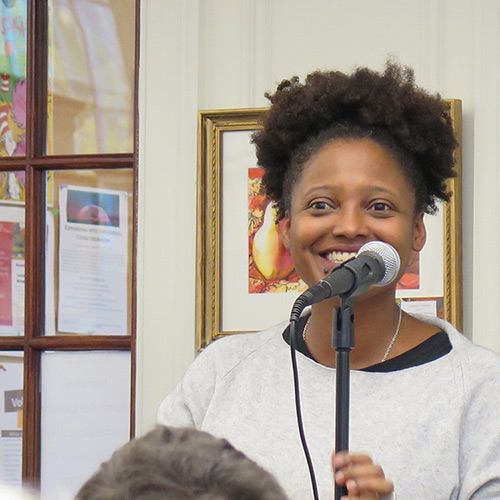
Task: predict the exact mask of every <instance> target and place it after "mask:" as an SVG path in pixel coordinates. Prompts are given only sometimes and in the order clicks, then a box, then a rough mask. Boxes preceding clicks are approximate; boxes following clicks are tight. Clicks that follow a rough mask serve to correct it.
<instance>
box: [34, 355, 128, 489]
mask: <svg viewBox="0 0 500 500" xmlns="http://www.w3.org/2000/svg"><path fill="white" fill-rule="evenodd" d="M41 377H42V379H41V394H42V422H41V439H42V441H41V490H42V496H43V498H74V496H75V493H76V492H77V491H78V489H79V487H80V486H81V485H82V484H83V483H84V482H85V481H86V480H87V479H88V478H89V477H90V476H91V475H92V474H93V473H94V472H95V471H96V470H97V468H98V467H99V465H100V464H101V462H103V461H105V460H107V459H108V458H109V457H110V456H111V454H112V452H113V451H114V450H115V449H116V448H118V447H120V446H121V445H123V444H124V443H126V442H127V441H128V440H129V439H130V353H129V352H119V351H114V352H85V351H81V352H47V353H43V354H42V365H41Z"/></svg>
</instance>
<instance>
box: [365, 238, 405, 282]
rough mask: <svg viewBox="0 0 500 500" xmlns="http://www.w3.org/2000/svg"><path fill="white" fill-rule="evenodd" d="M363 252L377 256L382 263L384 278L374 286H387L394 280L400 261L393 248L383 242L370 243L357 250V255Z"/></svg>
mask: <svg viewBox="0 0 500 500" xmlns="http://www.w3.org/2000/svg"><path fill="white" fill-rule="evenodd" d="M364 252H374V253H376V254H377V255H379V256H380V257H381V258H382V260H383V262H384V268H385V273H384V276H383V278H382V279H381V280H380V281H379V282H378V283H375V284H374V286H384V285H388V284H389V283H392V282H393V281H394V280H395V279H396V276H397V275H398V272H399V267H400V266H401V259H400V258H399V254H398V252H397V251H396V249H395V248H394V247H392V246H391V245H389V243H384V242H383V241H370V242H368V243H365V244H364V245H363V246H362V247H361V248H360V249H359V251H358V254H357V255H360V254H362V253H364Z"/></svg>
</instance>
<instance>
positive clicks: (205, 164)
mask: <svg viewBox="0 0 500 500" xmlns="http://www.w3.org/2000/svg"><path fill="white" fill-rule="evenodd" d="M446 103H447V105H448V106H449V113H450V115H451V118H452V122H453V128H454V131H455V135H456V137H457V140H458V141H459V143H460V142H461V133H462V129H461V101H459V100H457V99H448V100H446ZM266 112H267V108H256V109H233V110H218V111H202V112H200V115H199V151H198V222H197V290H196V292H197V310H196V314H197V347H198V349H203V348H204V347H205V346H206V345H208V344H209V343H210V342H212V341H213V340H215V339H217V338H219V337H221V336H223V335H229V334H233V333H242V332H252V331H259V330H262V329H264V328H266V327H269V326H272V325H273V324H276V323H279V322H280V321H284V320H286V319H287V318H288V317H289V314H290V310H291V307H292V305H293V302H294V301H295V299H296V298H297V297H298V295H299V294H300V293H301V292H302V291H304V290H305V289H306V285H305V284H304V283H303V282H302V281H301V280H300V278H299V277H298V276H297V274H296V273H295V271H294V269H293V264H292V262H291V258H290V255H289V254H288V253H287V251H286V250H285V249H284V248H283V246H282V244H281V239H280V235H279V233H280V225H279V224H276V223H275V218H274V208H273V206H272V204H271V203H270V202H269V200H268V199H267V198H266V197H265V196H263V195H262V194H261V192H260V183H261V178H262V170H261V169H260V168H258V166H257V164H256V161H257V160H256V156H255V147H254V145H253V144H252V143H251V136H252V134H253V132H255V131H256V130H258V129H259V128H261V127H262V123H263V120H264V117H265V114H266ZM455 154H456V159H455V163H456V172H457V176H456V177H454V178H452V179H450V180H449V183H448V189H449V191H450V192H451V193H452V199H451V202H449V203H446V204H444V205H443V204H441V205H440V206H439V211H438V213H437V214H436V215H432V216H427V215H426V216H425V223H426V228H427V243H426V245H425V247H424V249H423V250H422V251H421V252H420V253H419V254H416V255H414V256H413V258H412V261H411V262H410V265H409V267H408V269H407V272H406V273H405V275H404V276H403V277H402V279H401V281H400V283H399V284H398V290H397V299H398V301H400V303H401V306H402V307H403V309H404V310H407V311H410V312H414V313H423V314H430V315H434V316H440V317H443V318H445V319H446V320H448V321H450V322H451V323H453V324H454V325H455V326H456V327H457V328H458V329H460V328H461V327H462V252H461V243H462V227H461V197H462V191H461V161H462V156H461V147H460V146H459V147H458V148H457V151H456V153H455Z"/></svg>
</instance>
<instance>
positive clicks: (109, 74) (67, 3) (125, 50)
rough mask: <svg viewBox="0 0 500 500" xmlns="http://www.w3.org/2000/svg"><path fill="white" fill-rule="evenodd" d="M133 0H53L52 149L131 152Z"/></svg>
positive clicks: (49, 141)
mask: <svg viewBox="0 0 500 500" xmlns="http://www.w3.org/2000/svg"><path fill="white" fill-rule="evenodd" d="M134 55H135V0H49V76H48V93H49V96H48V99H49V104H48V117H47V119H48V122H47V125H48V126H47V130H48V133H47V153H48V154H56V155H60V154H87V153H131V152H132V151H133V120H134V113H133V95H134V71H135V60H134Z"/></svg>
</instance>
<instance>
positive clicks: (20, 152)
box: [0, 0, 26, 156]
mask: <svg viewBox="0 0 500 500" xmlns="http://www.w3.org/2000/svg"><path fill="white" fill-rule="evenodd" d="M0 15H1V23H2V24H1V29H0V156H24V155H25V154H26V0H10V1H8V2H6V1H2V2H1V3H0Z"/></svg>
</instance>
